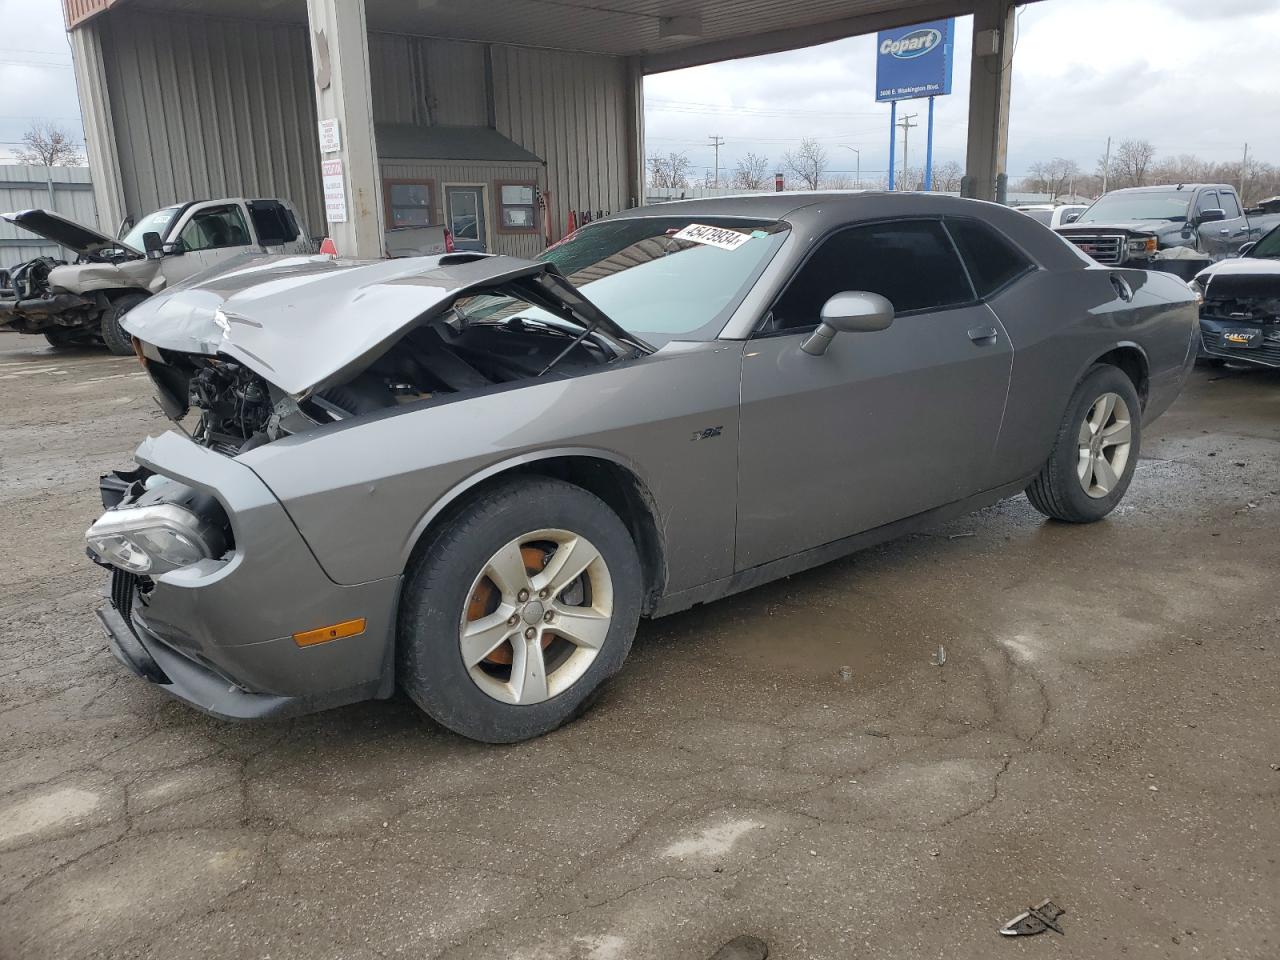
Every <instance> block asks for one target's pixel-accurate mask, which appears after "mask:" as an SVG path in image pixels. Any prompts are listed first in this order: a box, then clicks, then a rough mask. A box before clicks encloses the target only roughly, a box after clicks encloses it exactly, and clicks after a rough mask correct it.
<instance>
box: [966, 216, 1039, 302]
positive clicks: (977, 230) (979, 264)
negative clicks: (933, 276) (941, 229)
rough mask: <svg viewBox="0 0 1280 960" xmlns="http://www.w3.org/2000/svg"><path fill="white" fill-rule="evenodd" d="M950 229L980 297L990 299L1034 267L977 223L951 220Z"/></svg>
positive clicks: (1023, 256) (990, 229) (1006, 243)
mask: <svg viewBox="0 0 1280 960" xmlns="http://www.w3.org/2000/svg"><path fill="white" fill-rule="evenodd" d="M947 229H948V230H950V231H951V236H953V237H954V238H955V241H956V246H957V247H959V248H960V253H961V255H962V256H963V257H964V262H965V266H967V267H968V268H969V277H970V278H971V279H972V280H973V285H974V287H976V288H977V291H978V296H979V297H989V296H990V295H991V294H992V293H994V292H995V291H997V290H999V289H1000V288H1001V287H1003V286H1004V285H1005V284H1006V283H1008V282H1009V281H1010V280H1012V279H1013V278H1014V277H1018V276H1021V275H1022V274H1023V273H1025V272H1026V271H1027V270H1028V269H1030V267H1031V261H1030V260H1028V259H1027V258H1026V256H1025V255H1023V253H1022V252H1021V251H1020V250H1018V248H1017V247H1015V246H1014V245H1013V244H1011V243H1010V242H1009V241H1008V240H1006V239H1005V238H1004V236H1003V235H1002V234H1000V233H998V232H997V231H995V230H993V229H992V228H991V227H989V226H987V225H986V224H985V223H980V222H979V221H977V220H948V221H947Z"/></svg>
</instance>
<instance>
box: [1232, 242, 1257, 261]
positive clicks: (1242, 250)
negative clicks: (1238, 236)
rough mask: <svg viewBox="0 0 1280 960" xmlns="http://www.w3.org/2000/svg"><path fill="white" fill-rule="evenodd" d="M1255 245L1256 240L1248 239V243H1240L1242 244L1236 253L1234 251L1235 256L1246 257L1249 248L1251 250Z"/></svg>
mask: <svg viewBox="0 0 1280 960" xmlns="http://www.w3.org/2000/svg"><path fill="white" fill-rule="evenodd" d="M1257 245H1258V241H1257V240H1250V241H1249V242H1248V243H1242V244H1241V245H1240V250H1239V252H1237V253H1236V256H1237V257H1247V256H1248V255H1249V251H1250V250H1252V249H1253V248H1254V247H1256V246H1257Z"/></svg>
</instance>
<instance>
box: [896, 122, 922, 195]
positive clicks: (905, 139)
mask: <svg viewBox="0 0 1280 960" xmlns="http://www.w3.org/2000/svg"><path fill="white" fill-rule="evenodd" d="M918 116H920V114H918V113H908V114H905V115H904V116H903V118H902V119H901V120H899V121H898V126H900V127H901V128H902V179H903V180H904V181H905V180H906V179H907V168H908V163H907V147H908V145H909V144H910V138H911V128H912V127H918V126H920V124H918V123H912V122H911V121H912V120H914V119H915V118H916V117H918ZM906 186H907V189H908V190H909V189H911V185H910V184H907V185H906Z"/></svg>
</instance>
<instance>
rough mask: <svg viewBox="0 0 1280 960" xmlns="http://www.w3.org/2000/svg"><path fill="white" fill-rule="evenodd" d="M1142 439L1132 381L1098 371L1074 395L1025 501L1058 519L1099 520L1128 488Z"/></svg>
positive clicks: (1112, 370)
mask: <svg viewBox="0 0 1280 960" xmlns="http://www.w3.org/2000/svg"><path fill="white" fill-rule="evenodd" d="M1141 439H1142V407H1141V404H1140V401H1139V400H1138V391H1137V389H1135V387H1134V385H1133V381H1132V380H1130V379H1129V377H1128V376H1127V375H1126V374H1125V373H1124V371H1122V370H1120V369H1119V368H1118V367H1113V366H1109V365H1099V366H1096V367H1094V368H1093V369H1092V370H1090V371H1089V373H1088V374H1087V375H1086V376H1085V378H1084V379H1083V380H1081V381H1080V384H1079V386H1077V387H1076V389H1075V392H1074V393H1073V394H1072V395H1071V400H1070V402H1069V403H1068V404H1067V412H1066V416H1064V417H1063V420H1062V425H1061V426H1060V427H1059V428H1058V435H1057V438H1056V440H1055V442H1054V446H1053V452H1052V453H1050V455H1049V460H1048V462H1047V463H1046V464H1045V465H1044V467H1043V468H1042V469H1041V471H1040V474H1039V476H1037V477H1036V478H1035V480H1033V481H1032V482H1031V485H1030V486H1029V487H1027V499H1028V500H1030V501H1031V505H1032V506H1033V507H1035V508H1036V509H1037V510H1039V511H1040V512H1041V513H1043V514H1044V515H1045V516H1047V517H1052V518H1053V519H1055V520H1064V521H1067V522H1068V523H1092V522H1094V521H1095V520H1101V519H1102V518H1103V517H1105V516H1106V515H1107V514H1109V513H1110V512H1111V511H1112V510H1114V509H1115V507H1116V504H1118V503H1119V502H1120V500H1121V498H1122V497H1124V494H1125V491H1126V490H1128V489H1129V482H1130V481H1131V480H1132V479H1133V471H1134V468H1135V467H1136V466H1137V463H1138V450H1139V446H1140V442H1141Z"/></svg>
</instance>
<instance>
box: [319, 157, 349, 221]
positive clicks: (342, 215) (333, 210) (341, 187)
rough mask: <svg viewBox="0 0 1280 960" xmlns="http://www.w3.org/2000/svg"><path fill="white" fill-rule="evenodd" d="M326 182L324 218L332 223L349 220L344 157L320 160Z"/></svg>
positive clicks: (322, 176) (322, 177) (322, 175)
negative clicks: (343, 166)
mask: <svg viewBox="0 0 1280 960" xmlns="http://www.w3.org/2000/svg"><path fill="white" fill-rule="evenodd" d="M320 173H321V179H322V180H323V182H324V218H325V219H326V220H327V221H329V222H330V223H346V222H347V179H346V177H344V176H343V175H342V159H341V158H340V157H334V158H333V159H332V160H321V161H320Z"/></svg>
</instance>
